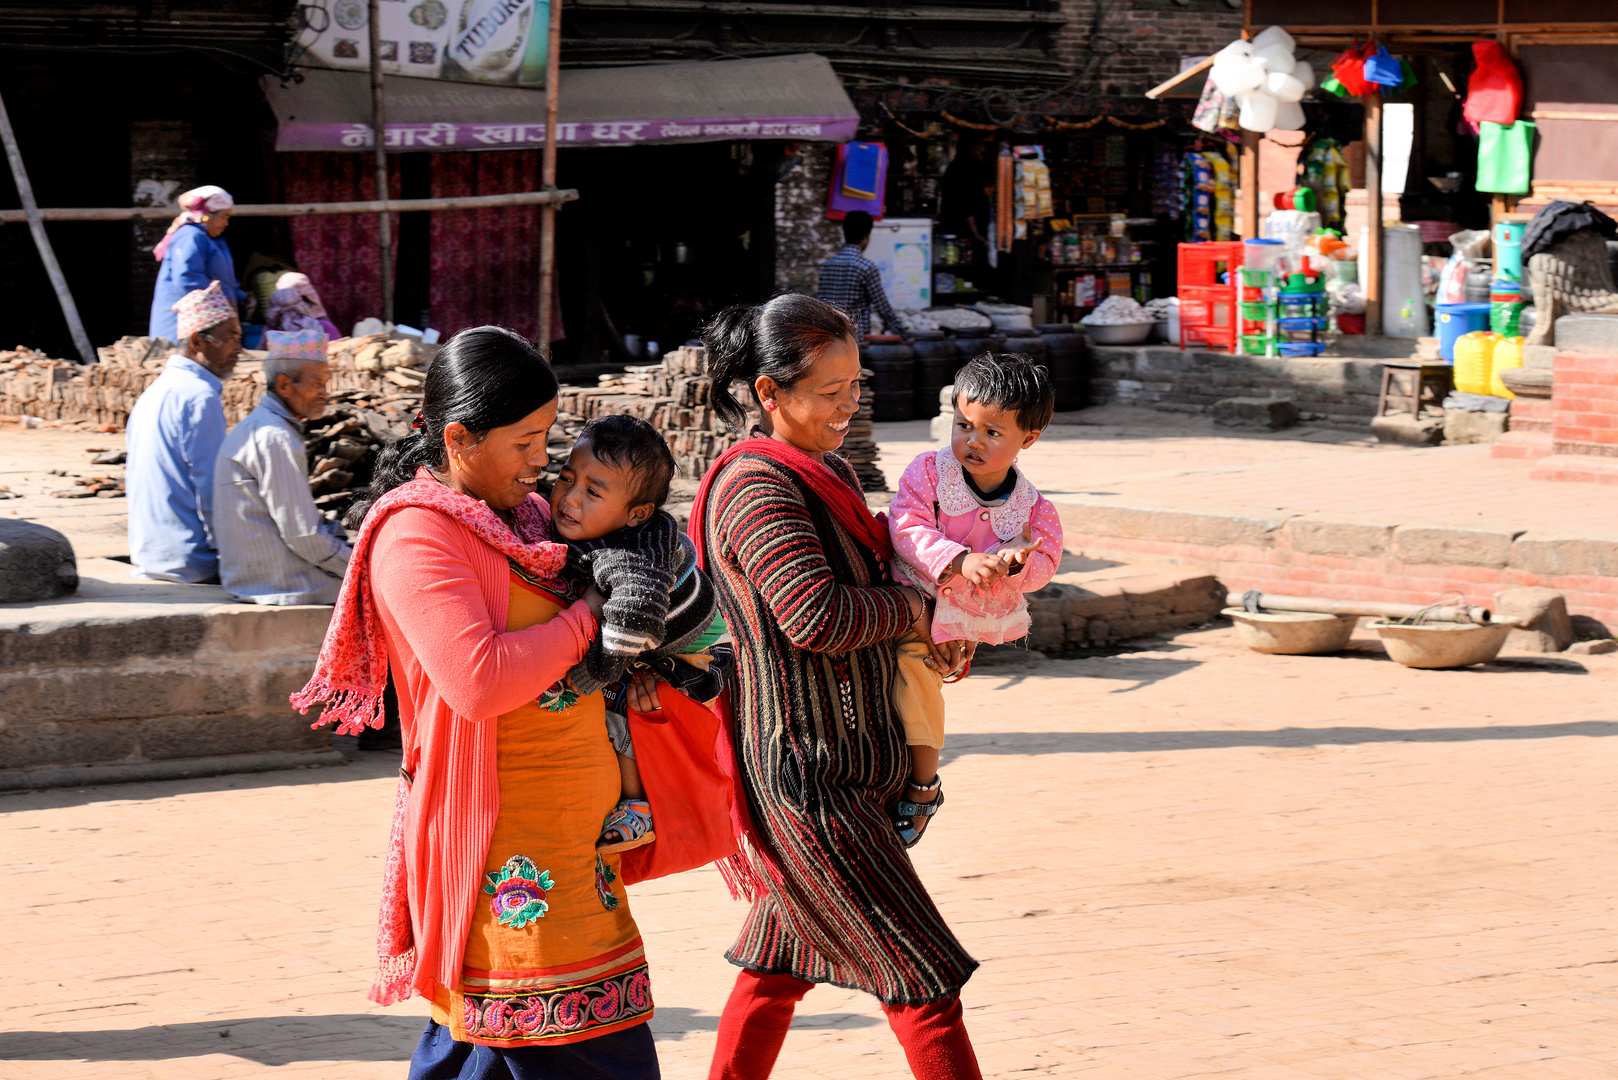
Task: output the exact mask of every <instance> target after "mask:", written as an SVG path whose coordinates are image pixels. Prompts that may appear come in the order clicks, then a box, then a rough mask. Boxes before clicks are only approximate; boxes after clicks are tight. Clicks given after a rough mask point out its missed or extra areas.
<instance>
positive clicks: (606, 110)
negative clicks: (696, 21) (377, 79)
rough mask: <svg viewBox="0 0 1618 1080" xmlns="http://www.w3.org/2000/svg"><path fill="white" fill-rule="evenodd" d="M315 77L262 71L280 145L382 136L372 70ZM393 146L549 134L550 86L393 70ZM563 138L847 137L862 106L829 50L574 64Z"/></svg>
mask: <svg viewBox="0 0 1618 1080" xmlns="http://www.w3.org/2000/svg"><path fill="white" fill-rule="evenodd" d="M303 76H304V78H303V81H302V82H295V83H288V84H287V85H285V86H283V85H282V83H281V80H280V79H278V78H276V77H274V76H268V75H267V76H265V77H264V78H263V79H262V80H261V85H262V86H263V88H264V96H265V97H266V98H268V99H269V103H270V108H271V109H272V110H274V112H275V117H276V125H277V126H276V136H275V148H276V149H277V150H361V149H364V148H366V147H369V146H370V145H371V119H370V118H371V86H370V77H369V76H368V75H366V74H365V73H363V72H348V71H325V70H317V69H304V71H303ZM384 91H385V93H386V94H387V98H386V107H387V140H388V147H389V149H393V150H401V151H407V150H438V151H444V150H511V149H516V148H519V147H534V146H542V145H544V143H545V94H544V91H542V90H535V89H531V88H528V87H521V86H478V85H475V84H469V83H464V82H449V81H446V80H442V79H411V78H405V77H402V76H399V77H396V76H391V75H390V76H388V77H387V79H386V81H385V84H384ZM557 112H558V117H557V125H556V128H557V131H556V139H557V143H558V145H561V146H636V145H642V144H660V143H696V142H722V141H723V142H728V141H730V140H733V139H792V140H797V141H808V142H816V141H819V142H846V141H847V140H849V139H852V138H853V137H854V132H855V129H856V128H857V127H858V126H859V113H858V112H857V111H856V110H855V108H854V103H853V102H852V101H850V100H849V98H848V93H847V92H846V91H845V90H844V89H843V84H842V82H841V80H839V79H838V77H837V73H836V72H835V71H833V70H832V66H831V64H830V63H829V62H828V61H827V60H826V58H825V57H823V56H819V55H816V54H814V53H803V54H799V55H796V56H773V57H765V58H762V59H756V60H716V61H711V62H680V63H673V64H646V65H637V66H634V67H612V68H566V69H563V71H562V79H561V95H560V99H559V100H558V102H557Z"/></svg>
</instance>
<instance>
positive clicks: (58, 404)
mask: <svg viewBox="0 0 1618 1080" xmlns="http://www.w3.org/2000/svg"><path fill="white" fill-rule="evenodd" d="M172 349H173V345H172V344H171V343H169V342H167V341H164V340H163V339H162V338H144V337H143V338H135V337H126V338H123V339H121V340H119V341H118V342H117V343H116V344H114V345H108V346H105V347H103V348H101V349H100V350H98V351H99V352H100V354H101V362H100V363H99V364H75V363H73V362H71V361H68V360H56V359H52V358H50V357H47V356H45V355H44V354H43V353H39V352H36V351H34V350H31V349H28V348H23V347H19V348H17V349H11V350H7V351H5V352H0V416H16V417H22V416H34V417H38V418H40V419H41V420H48V421H53V422H57V423H77V424H82V425H85V426H88V427H96V428H106V429H108V430H118V429H121V428H122V427H123V426H124V425H125V424H126V423H128V421H129V411H130V410H131V409H133V408H134V407H135V402H136V401H137V400H138V399H139V398H140V396H141V394H143V393H144V392H145V391H146V388H147V387H148V386H150V385H151V384H152V383H153V382H155V381H157V377H158V376H159V375H161V374H162V373H163V367H164V365H165V364H166V363H167V362H168V356H169V352H170V350H172ZM261 368H262V364H260V363H258V362H256V361H253V360H244V361H243V362H241V363H238V364H237V365H236V371H235V373H234V374H233V375H232V376H231V377H230V378H229V379H226V380H225V387H224V392H223V396H224V404H225V419H226V421H227V422H229V423H231V424H234V423H236V422H237V421H238V420H240V419H241V418H242V417H244V416H246V415H247V414H248V413H249V412H251V411H252V410H253V406H254V405H256V404H257V403H258V398H259V394H260V393H261V392H262V390H263V383H264V377H263V375H262V374H261V371H260V369H261Z"/></svg>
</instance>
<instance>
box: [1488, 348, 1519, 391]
mask: <svg viewBox="0 0 1618 1080" xmlns="http://www.w3.org/2000/svg"><path fill="white" fill-rule="evenodd" d="M1527 340H1528V339H1527V338H1523V337H1508V338H1501V339H1500V340H1499V341H1497V342H1495V343H1494V356H1493V358H1492V359H1491V360H1490V361H1489V393H1491V394H1493V395H1494V396H1495V397H1503V398H1514V397H1516V396H1517V395H1516V394H1513V393H1512V392H1511V391H1510V390H1509V389H1507V388H1506V384H1505V383H1503V382H1501V381H1500V373H1501V372H1502V371H1504V370H1506V369H1507V368H1519V367H1522V343H1523V342H1524V341H1527Z"/></svg>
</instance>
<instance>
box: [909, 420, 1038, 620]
mask: <svg viewBox="0 0 1618 1080" xmlns="http://www.w3.org/2000/svg"><path fill="white" fill-rule="evenodd" d="M888 530H889V531H890V532H891V533H892V534H893V554H894V568H895V570H896V571H898V572H899V573H900V574H901V575H902V576H903V577H904V578H906V579H907V580H908V581H909V582H910V583H911V584H913V585H915V586H916V588H918V589H921V590H922V591H923V592H925V593H927V594H928V595H930V596H933V597H936V598H937V601H938V604H937V608H936V610H935V611H934V613H933V640H934V641H959V640H966V641H977V642H981V643H983V644H985V645H1000V644H1003V643H1004V642H1007V641H1016V640H1017V639H1018V638H1020V637H1022V636H1024V635H1025V634H1027V633H1028V602H1027V600H1025V599H1024V595H1023V594H1025V593H1031V592H1035V591H1037V590H1039V589H1043V588H1044V587H1045V586H1046V585H1047V584H1049V583H1050V580H1051V578H1052V576H1054V575H1055V573H1056V567H1057V564H1058V563H1060V561H1061V559H1062V522H1061V519H1060V518H1058V517H1057V514H1056V507H1054V506H1052V505H1051V503H1050V500H1048V499H1046V498H1045V497H1044V496H1043V495H1041V494H1040V493H1039V491H1038V490H1037V489H1035V487H1034V485H1033V484H1031V483H1029V482H1028V477H1026V476H1024V475H1023V474H1022V473H1021V472H1020V471H1019V472H1018V473H1017V486H1016V487H1015V488H1014V489H1013V490H1012V492H1011V495H1010V496H1009V497H1008V498H1007V499H1006V500H1005V501H1004V502H1001V503H999V504H997V505H993V506H984V505H983V504H982V503H981V502H979V501H978V498H977V496H976V495H974V494H973V492H972V489H971V488H970V487H968V486H967V483H966V474H965V471H964V470H963V469H962V468H961V463H960V462H959V461H956V460H955V454H954V452H953V451H951V450H950V448H949V447H947V446H945V447H941V448H939V449H938V450H929V451H927V452H926V453H925V454H922V455H921V456H920V457H918V458H916V460H914V461H912V462H911V463H910V465H909V467H908V468H906V469H905V471H904V476H902V477H901V478H900V480H899V493H898V494H897V495H895V496H894V499H893V505H892V506H890V507H889V508H888ZM1025 531H1026V532H1027V533H1028V534H1029V536H1030V538H1031V539H1036V540H1038V539H1043V540H1044V541H1045V542H1044V543H1043V544H1042V545H1040V548H1039V550H1038V551H1035V552H1034V553H1033V554H1032V555H1030V556H1029V557H1028V563H1027V565H1025V566H1024V567H1023V568H1022V572H1021V573H1018V574H1015V575H1010V576H1007V577H1002V578H1001V579H1000V580H999V581H997V582H995V584H994V586H993V587H992V588H989V589H980V588H978V587H977V586H976V585H973V584H972V583H971V582H970V581H968V580H967V579H966V578H964V577H961V576H960V575H959V574H952V573H950V569H949V567H950V564H951V563H953V562H954V561H955V557H956V556H957V555H959V554H961V553H962V552H963V551H975V552H977V553H979V554H989V553H990V552H993V551H995V550H996V549H998V548H999V547H1000V546H1001V545H1002V544H1004V543H1006V542H1007V541H1016V540H1017V539H1018V538H1020V537H1021V536H1022V535H1023V533H1024V532H1025Z"/></svg>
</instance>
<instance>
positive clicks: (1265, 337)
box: [1238, 240, 1283, 356]
mask: <svg viewBox="0 0 1618 1080" xmlns="http://www.w3.org/2000/svg"><path fill="white" fill-rule="evenodd" d="M1242 247H1243V249H1244V252H1243V257H1242V268H1241V295H1240V297H1238V300H1239V304H1240V308H1241V331H1242V332H1241V351H1242V352H1244V353H1247V354H1248V355H1249V356H1274V355H1276V352H1275V343H1276V334H1277V331H1278V329H1279V326H1278V324H1279V322H1280V318H1281V310H1280V304H1279V303H1278V302H1277V299H1276V298H1277V296H1278V295H1279V291H1280V290H1279V282H1278V281H1277V277H1278V275H1279V273H1280V265H1281V252H1282V250H1283V245H1282V243H1281V241H1279V240H1244V241H1243V242H1242Z"/></svg>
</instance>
